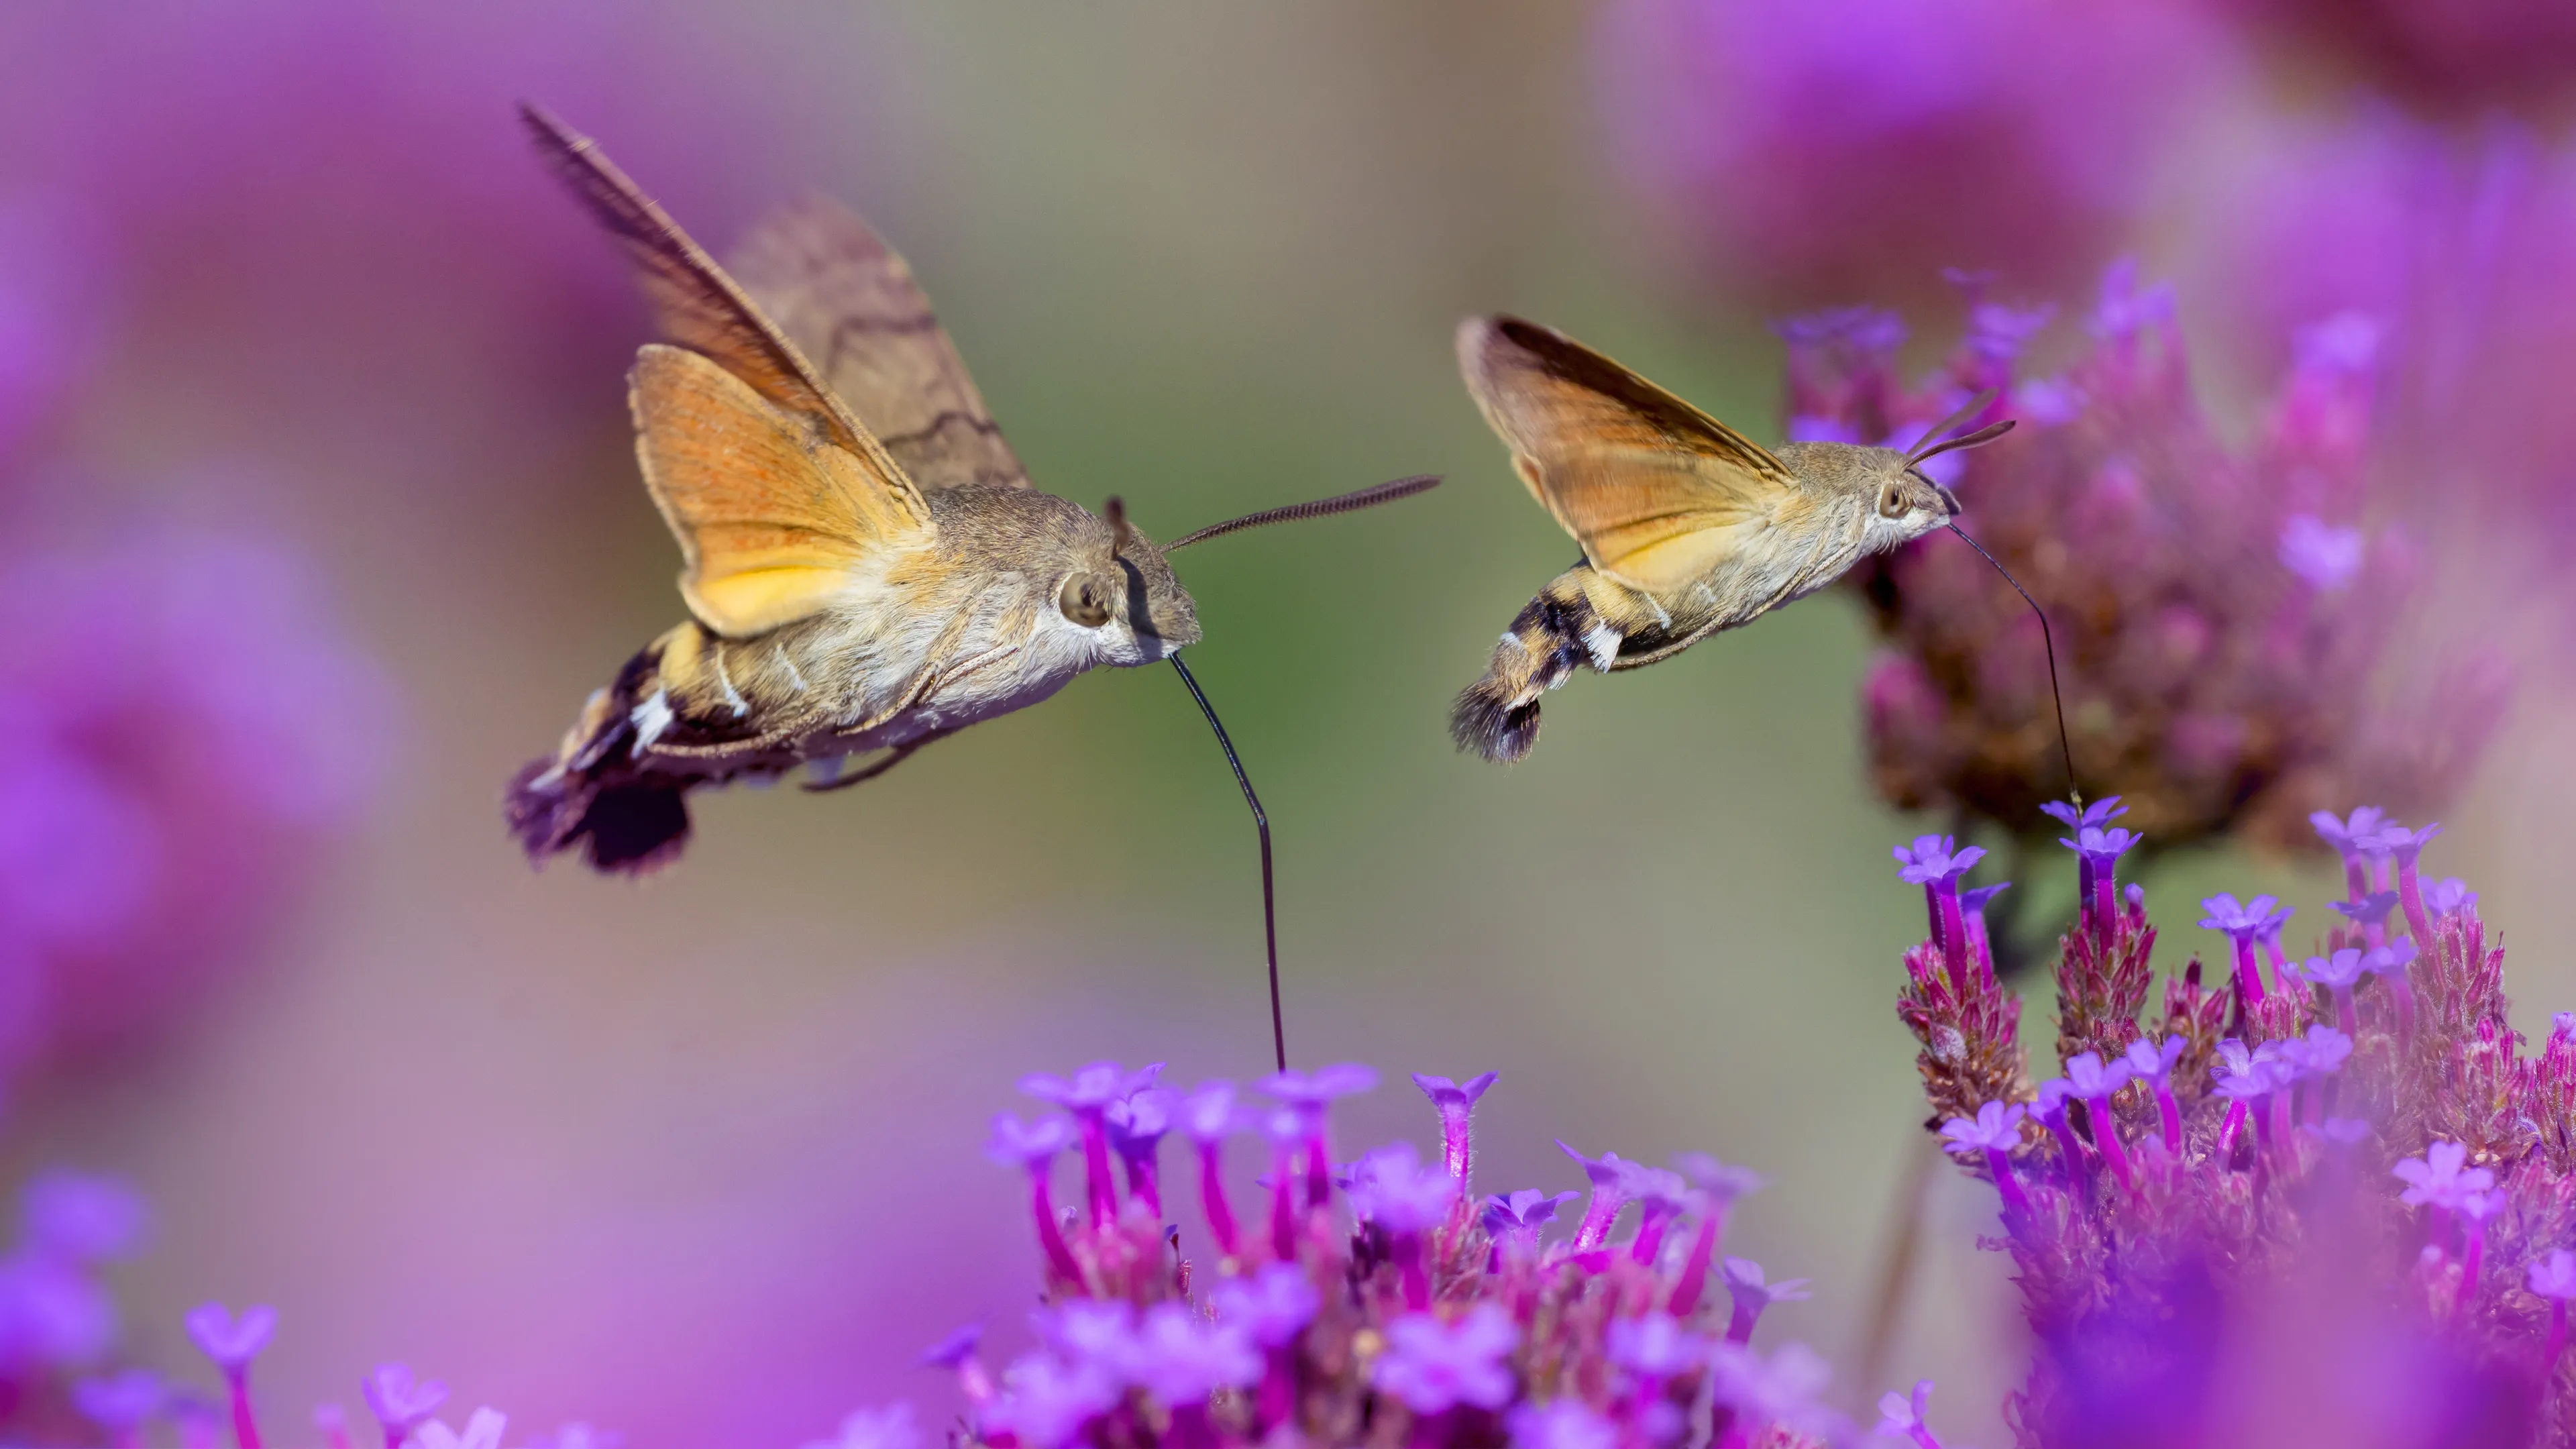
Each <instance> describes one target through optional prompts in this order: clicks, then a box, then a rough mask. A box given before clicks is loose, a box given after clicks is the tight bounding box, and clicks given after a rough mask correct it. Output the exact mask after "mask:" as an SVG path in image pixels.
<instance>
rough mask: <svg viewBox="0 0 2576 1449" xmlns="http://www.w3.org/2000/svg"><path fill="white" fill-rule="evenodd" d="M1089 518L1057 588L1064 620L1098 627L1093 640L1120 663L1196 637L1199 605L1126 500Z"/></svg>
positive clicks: (1152, 656) (1148, 658) (1148, 657)
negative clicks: (1131, 516)
mask: <svg viewBox="0 0 2576 1449" xmlns="http://www.w3.org/2000/svg"><path fill="white" fill-rule="evenodd" d="M1087 517H1088V516H1087ZM1088 521H1089V524H1090V525H1091V526H1090V527H1086V528H1085V529H1084V530H1083V537H1082V538H1081V540H1080V545H1081V546H1080V547H1079V548H1078V550H1077V551H1076V553H1075V555H1074V558H1073V567H1072V568H1071V569H1070V570H1069V571H1068V572H1067V573H1066V574H1065V576H1064V579H1063V581H1062V582H1061V583H1060V584H1059V585H1058V586H1057V588H1056V596H1055V605H1056V611H1057V612H1058V613H1060V614H1062V615H1063V616H1064V618H1065V622H1067V623H1069V624H1071V625H1073V626H1074V627H1075V628H1077V629H1083V630H1087V631H1091V632H1092V633H1094V634H1095V635H1096V636H1097V637H1096V638H1095V640H1094V647H1096V648H1097V649H1099V650H1100V652H1101V653H1102V654H1103V655H1105V656H1106V658H1107V660H1108V662H1110V663H1113V664H1151V663H1153V662H1154V661H1155V660H1158V659H1161V658H1164V657H1166V656H1168V655H1170V654H1172V653H1173V652H1175V651H1177V650H1179V649H1181V648H1183V647H1185V646H1187V645H1191V644H1195V643H1197V642H1198V641H1199V616H1198V607H1197V605H1195V604H1193V603H1192V602H1191V601H1190V595H1189V591H1188V590H1187V589H1184V588H1182V587H1181V581H1180V579H1179V578H1177V577H1176V576H1174V574H1173V573H1172V566H1171V565H1170V564H1169V563H1167V562H1165V561H1164V559H1163V550H1161V549H1159V548H1156V547H1155V546H1154V543H1153V541H1152V540H1151V539H1148V538H1147V537H1145V536H1144V535H1143V534H1141V533H1139V532H1137V531H1136V529H1135V527H1134V526H1133V525H1132V524H1130V523H1128V521H1127V507H1126V505H1125V504H1124V503H1122V502H1120V501H1119V500H1118V499H1116V498H1112V499H1110V500H1109V502H1108V503H1107V505H1105V506H1104V507H1103V508H1102V509H1101V511H1100V515H1099V516H1098V517H1096V518H1089V519H1088Z"/></svg>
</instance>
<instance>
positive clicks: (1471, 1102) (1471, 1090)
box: [1413, 1072, 1501, 1114]
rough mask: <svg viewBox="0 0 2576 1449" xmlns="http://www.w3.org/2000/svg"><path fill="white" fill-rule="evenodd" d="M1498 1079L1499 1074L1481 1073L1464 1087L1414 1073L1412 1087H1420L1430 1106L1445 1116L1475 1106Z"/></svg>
mask: <svg viewBox="0 0 2576 1449" xmlns="http://www.w3.org/2000/svg"><path fill="white" fill-rule="evenodd" d="M1500 1079H1501V1074H1500V1073H1497V1072H1482V1073H1479V1074H1477V1075H1476V1076H1472V1077H1469V1078H1468V1079H1467V1083H1466V1085H1464V1086H1460V1085H1459V1084H1458V1083H1456V1082H1453V1081H1451V1080H1449V1079H1448V1078H1447V1077H1434V1076H1431V1075H1428V1074H1426V1073H1423V1072H1415V1073H1414V1074H1413V1085H1415V1086H1417V1087H1420V1088H1421V1089H1422V1095H1424V1096H1426V1097H1429V1098H1430V1099H1431V1105H1433V1106H1435V1107H1437V1108H1439V1109H1440V1110H1441V1111H1442V1112H1443V1113H1444V1114H1445V1113H1447V1112H1449V1111H1452V1110H1463V1109H1465V1108H1469V1107H1473V1106H1475V1105H1476V1101H1477V1099H1478V1098H1480V1097H1482V1096H1484V1095H1485V1091H1486V1089H1487V1088H1489V1087H1491V1086H1493V1085H1494V1083H1495V1082H1497V1081H1499V1080H1500Z"/></svg>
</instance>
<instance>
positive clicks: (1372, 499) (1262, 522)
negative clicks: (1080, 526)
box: [1163, 473, 1440, 553]
mask: <svg viewBox="0 0 2576 1449" xmlns="http://www.w3.org/2000/svg"><path fill="white" fill-rule="evenodd" d="M1439 486H1440V475H1439V474H1437V473H1417V474H1415V475H1413V476H1412V477H1410V478H1398V479H1396V480H1395V481H1394V482H1392V483H1380V484H1378V485H1377V486H1376V487H1374V488H1362V489H1360V490H1359V491H1357V492H1355V493H1343V494H1338V495H1336V496H1334V497H1331V498H1318V499H1315V500H1314V501H1312V502H1309V503H1291V504H1288V505H1287V506H1286V507H1283V508H1265V509H1263V510H1261V511H1260V512H1259V513H1247V514H1245V515H1243V516H1242V517H1241V518H1230V519H1227V520H1226V521H1225V522H1223V523H1211V524H1209V525H1208V526H1207V527H1205V528H1202V529H1200V530H1198V531H1197V532H1195V533H1185V534H1183V535H1181V536H1180V537H1179V538H1176V539H1174V540H1172V541H1171V542H1170V543H1167V544H1165V545H1163V552H1165V553H1170V552H1171V551H1172V550H1173V549H1176V548H1188V547H1189V546H1190V545H1191V544H1194V543H1205V542H1207V541H1208V540H1209V539H1211V538H1223V537H1224V536H1225V535H1227V534H1229V533H1241V532H1242V531H1243V530H1245V529H1247V528H1264V527H1267V526H1269V525H1271V524H1273V523H1297V522H1301V521H1303V520H1305V519H1309V518H1329V517H1331V516H1332V515H1334V514H1336V513H1349V512H1351V511H1353V510H1354V509H1360V508H1375V507H1376V506H1378V505H1379V504H1381V503H1393V502H1394V501H1395V500H1397V499H1399V498H1410V497H1412V496H1413V495H1414V494H1416V493H1428V492H1429V491H1431V490H1432V489H1434V488H1437V487H1439Z"/></svg>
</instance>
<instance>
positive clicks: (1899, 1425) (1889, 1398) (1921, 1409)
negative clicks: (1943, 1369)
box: [1878, 1379, 1932, 1443]
mask: <svg viewBox="0 0 2576 1449" xmlns="http://www.w3.org/2000/svg"><path fill="white" fill-rule="evenodd" d="M1931 1407H1932V1381H1931V1380H1930V1379H1917V1380H1915V1383H1914V1392H1913V1394H1912V1395H1910V1396H1909V1395H1906V1394H1881V1395H1880V1396H1879V1399H1878V1432H1879V1433H1881V1434H1903V1435H1905V1436H1906V1437H1908V1438H1910V1439H1913V1440H1914V1441H1915V1442H1917V1443H1923V1442H1926V1441H1927V1440H1929V1438H1930V1436H1931V1433H1932V1426H1931V1425H1929V1424H1927V1423H1925V1422H1924V1420H1923V1415H1924V1413H1925V1412H1926V1411H1927V1410H1929V1409H1930V1408H1931Z"/></svg>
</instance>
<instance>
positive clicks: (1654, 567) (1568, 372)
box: [1458, 317, 1804, 595]
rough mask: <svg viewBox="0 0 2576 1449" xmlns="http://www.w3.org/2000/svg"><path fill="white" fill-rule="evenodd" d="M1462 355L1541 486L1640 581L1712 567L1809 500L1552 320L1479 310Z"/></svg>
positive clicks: (1527, 479)
mask: <svg viewBox="0 0 2576 1449" xmlns="http://www.w3.org/2000/svg"><path fill="white" fill-rule="evenodd" d="M1458 365H1459V370H1460V371H1461V372H1463V373H1464V374H1465V376H1466V380H1467V390H1468V392H1469V393H1471V394H1473V395H1474V397H1475V399H1476V405H1477V407H1478V408H1480V409H1481V410H1482V411H1483V412H1484V414H1485V421H1486V422H1487V423H1488V424H1490V425H1491V426H1492V427H1493V429H1494V431H1495V432H1496V433H1498V434H1500V435H1501V437H1502V439H1503V441H1504V442H1505V443H1506V444H1508V445H1509V446H1510V448H1511V450H1512V461H1513V464H1514V466H1515V467H1516V468H1517V469H1518V470H1519V472H1520V475H1521V481H1523V482H1524V483H1526V484H1528V485H1529V490H1530V492H1531V494H1532V495H1534V496H1535V497H1536V498H1537V499H1538V501H1539V502H1540V504H1541V505H1543V506H1544V507H1545V508H1546V509H1547V511H1548V512H1549V513H1550V514H1552V515H1554V517H1555V518H1556V521H1557V522H1558V524H1560V525H1562V526H1563V527H1564V529H1565V531H1566V532H1568V533H1570V534H1572V535H1574V537H1575V539H1576V541H1577V542H1579V543H1581V544H1582V545H1583V552H1584V556H1585V557H1586V558H1587V559H1589V560H1590V561H1591V563H1592V566H1593V567H1594V568H1595V569H1598V570H1600V571H1601V572H1602V573H1604V574H1607V575H1609V576H1610V577H1611V578H1614V579H1616V580H1618V581H1619V582H1621V583H1624V584H1627V585H1629V586H1631V587H1633V588H1637V589H1642V590H1644V591H1645V592H1647V593H1649V594H1658V595H1670V594H1673V593H1675V592H1677V591H1679V590H1680V589H1682V588H1685V587H1687V586H1688V585H1690V584H1691V583H1693V582H1694V581H1697V580H1700V579H1703V578H1706V577H1707V576H1708V575H1709V574H1711V573H1712V572H1714V571H1715V570H1716V569H1717V568H1718V567H1719V566H1721V565H1722V564H1724V563H1725V562H1726V560H1727V559H1729V558H1730V557H1733V556H1734V555H1735V554H1736V553H1737V551H1738V550H1739V549H1741V548H1742V546H1743V542H1744V540H1745V538H1746V537H1747V536H1748V535H1749V534H1750V533H1751V532H1754V531H1758V530H1760V529H1763V528H1766V527H1768V526H1769V525H1770V523H1771V521H1772V520H1773V519H1775V518H1777V517H1779V516H1781V515H1782V514H1784V513H1788V512H1793V511H1795V510H1797V509H1798V508H1799V507H1801V506H1802V504H1803V501H1804V500H1803V498H1802V496H1801V495H1800V493H1799V490H1798V486H1797V482H1796V480H1795V479H1794V478H1793V477H1792V476H1791V475H1790V472H1789V470H1788V468H1787V467H1786V466H1785V465H1784V464H1782V463H1781V462H1780V460H1779V459H1777V458H1775V457H1773V456H1771V454H1770V453H1769V452H1768V451H1766V450H1765V449H1763V448H1762V447H1761V446H1760V445H1759V444H1756V443H1754V442H1753V441H1751V440H1750V439H1748V438H1746V437H1745V436H1744V435H1743V434H1741V433H1738V432H1736V431H1735V430H1734V429H1732V428H1730V427H1728V426H1726V424H1724V423H1721V422H1719V421H1718V420H1717V419H1715V418H1712V417H1710V416H1709V415H1708V414H1706V413H1704V412H1701V411H1700V410H1699V409H1697V408H1695V407H1692V406H1691V405H1690V404H1689V403H1686V402H1683V401H1682V400H1681V399H1680V398H1677V397H1675V396H1673V395H1672V394H1671V393H1668V392H1666V391H1664V390H1663V389H1662V388H1659V387H1657V386H1655V385H1654V384H1653V383H1651V382H1648V381H1646V380H1645V379H1644V378H1642V377H1639V376H1638V375H1637V374H1635V373H1633V372H1630V371H1629V370H1628V369H1626V368H1624V367H1621V366H1620V365H1619V364H1618V363H1616V362H1613V361H1611V360H1610V359H1609V358H1606V357H1604V356H1602V355H1601V354H1599V353H1597V352H1594V351H1592V350H1591V349H1589V348H1586V347H1584V346H1582V345H1581V344H1579V343H1577V342H1575V341H1573V340H1572V339H1570V338H1567V337H1565V336H1564V335H1562V334H1560V333H1557V332H1554V331H1551V330H1549V329H1548V328H1545V327H1540V326H1538V325H1536V324H1534V323H1529V322H1523V321H1521V320H1519V319H1518V318H1514V317H1491V318H1482V317H1479V318H1470V319H1468V320H1467V321H1466V322H1465V323H1463V324H1461V325H1460V327H1459V329H1458Z"/></svg>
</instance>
